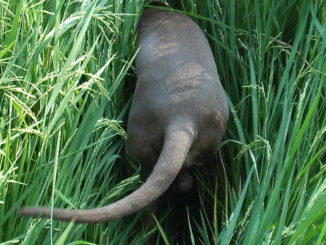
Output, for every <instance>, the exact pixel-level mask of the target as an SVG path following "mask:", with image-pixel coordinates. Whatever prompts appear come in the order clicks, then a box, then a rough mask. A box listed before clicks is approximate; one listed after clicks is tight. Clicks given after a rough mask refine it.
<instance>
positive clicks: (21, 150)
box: [0, 0, 326, 245]
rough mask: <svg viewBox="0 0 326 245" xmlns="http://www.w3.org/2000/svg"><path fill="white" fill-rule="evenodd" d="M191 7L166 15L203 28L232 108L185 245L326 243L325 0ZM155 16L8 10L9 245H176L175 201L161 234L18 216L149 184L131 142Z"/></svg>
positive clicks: (99, 202)
mask: <svg viewBox="0 0 326 245" xmlns="http://www.w3.org/2000/svg"><path fill="white" fill-rule="evenodd" d="M180 2H181V4H178V5H174V4H176V2H175V1H171V2H170V3H171V5H169V6H168V5H166V6H167V7H169V8H170V7H175V8H179V10H178V11H181V12H184V13H185V14H188V15H189V16H191V17H192V18H193V19H194V20H195V21H196V22H197V23H198V24H199V25H200V26H201V28H202V29H203V30H204V32H205V34H206V36H207V38H208V40H209V42H210V44H211V47H212V50H213V53H214V56H215V58H216V63H217V68H218V72H219V74H220V77H221V80H222V84H223V86H224V88H225V90H226V92H227V94H228V98H229V105H230V120H229V123H228V129H227V134H226V136H225V137H224V141H223V142H222V143H221V147H220V149H219V151H217V153H216V157H215V161H214V166H211V167H207V168H206V171H205V169H201V170H195V171H194V174H195V176H196V180H197V181H196V182H197V183H198V184H197V191H196V193H197V194H196V195H195V196H194V198H196V199H198V203H199V206H200V207H199V208H198V209H197V210H193V209H188V208H187V207H184V210H185V214H186V216H185V217H186V219H187V220H186V223H187V225H186V226H185V229H184V231H183V232H184V234H179V237H183V238H184V242H183V244H195V243H196V244H214V243H215V244H223V245H224V244H229V243H230V244H250V245H251V244H259V245H260V244H325V242H324V241H325V232H326V218H325V217H326V216H325V214H326V178H325V177H326V165H325V162H326V159H325V150H326V146H325V145H326V136H325V133H326V103H325V95H326V93H325V92H326V82H325V69H326V59H325V48H326V11H325V7H324V6H323V1H321V0H319V1H318V0H317V1H308V0H303V1H268V0H264V1H249V0H248V1H247V0H245V1H234V0H225V1H224V0H223V1H211V0H206V1H199V2H200V3H195V2H194V1H191V0H189V1H180ZM144 4H145V2H144V1H110V0H101V1H100V0H98V1H93V0H90V1H73V0H71V1H70V0H68V1H63V0H61V1H60V0H56V1H40V0H38V1H26V0H17V1H8V0H0V242H8V244H11V243H22V244H50V243H51V242H52V243H54V244H56V243H57V244H69V243H71V244H74V243H73V242H76V243H75V244H77V243H78V241H80V242H81V243H82V244H106V243H109V244H144V243H145V242H146V240H147V239H148V238H149V237H151V236H152V235H153V234H154V236H153V241H155V243H157V244H167V243H169V244H176V242H177V236H176V234H177V233H178V232H180V231H178V230H173V229H174V226H173V225H171V224H172V223H173V222H174V220H173V219H171V218H169V216H170V214H171V215H173V203H169V207H172V209H171V208H167V209H166V215H163V214H161V213H158V214H157V215H156V218H155V221H156V226H155V227H154V231H153V230H145V229H142V227H141V226H140V225H139V223H140V217H142V213H143V212H139V213H137V214H135V215H132V216H129V217H126V218H124V219H121V220H117V221H113V222H110V223H105V224H97V225H85V224H79V225H72V226H69V224H68V223H64V222H58V221H51V220H49V219H31V218H22V217H20V216H18V214H17V213H16V210H17V208H18V207H20V206H23V205H33V206H34V205H39V204H42V205H47V206H55V207H68V208H83V209H85V208H91V207H97V206H103V205H106V204H108V203H111V202H113V201H115V200H118V199H120V198H121V197H122V196H124V195H126V194H127V193H129V192H130V191H131V190H133V189H136V188H137V187H138V186H139V185H140V181H139V177H138V172H139V168H137V164H135V163H134V162H131V160H130V159H129V158H127V156H126V154H125V149H124V146H123V144H124V141H125V139H126V132H125V129H126V119H127V112H128V108H129V106H130V101H131V95H132V91H133V89H134V86H135V78H134V68H133V59H134V58H135V55H136V50H135V49H134V47H135V45H134V44H135V39H136V26H137V21H138V19H139V13H140V12H141V10H142V9H143V7H144V6H145V5H144ZM146 4H148V2H146ZM124 164H131V165H132V166H133V167H134V168H135V172H134V175H133V176H129V177H128V178H126V176H125V175H122V172H123V165H124ZM207 170H208V171H207ZM168 211H169V212H168ZM179 240H180V238H179ZM181 240H182V239H181Z"/></svg>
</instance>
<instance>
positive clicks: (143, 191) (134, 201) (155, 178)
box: [19, 124, 194, 223]
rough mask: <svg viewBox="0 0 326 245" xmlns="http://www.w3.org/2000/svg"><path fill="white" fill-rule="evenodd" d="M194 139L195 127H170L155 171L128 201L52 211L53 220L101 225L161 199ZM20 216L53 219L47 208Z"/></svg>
mask: <svg viewBox="0 0 326 245" xmlns="http://www.w3.org/2000/svg"><path fill="white" fill-rule="evenodd" d="M193 140H194V128H193V127H192V125H190V126H187V125H184V124H183V125H177V126H173V125H172V126H170V127H168V129H167V131H166V133H165V137H164V145H163V149H162V151H161V154H160V156H159V158H158V161H157V163H156V165H155V167H154V169H153V172H152V173H151V175H150V176H149V177H148V179H147V180H146V182H145V183H144V184H143V185H142V186H141V187H140V188H139V189H137V190H135V191H134V192H133V193H131V194H130V195H128V196H126V197H125V198H123V199H121V200H119V201H117V202H114V203H112V204H110V205H108V206H104V207H100V208H94V209H88V210H68V209H58V208H54V209H53V218H54V219H59V220H64V221H71V220H74V222H76V223H99V222H104V221H110V220H114V219H118V218H121V217H124V216H126V215H129V214H131V213H134V212H136V211H138V210H140V209H142V208H144V207H145V206H147V205H148V204H150V203H151V202H153V201H154V200H156V199H157V198H158V197H160V196H161V195H162V194H163V193H164V192H165V191H166V190H167V188H168V187H169V186H170V185H171V184H172V182H173V180H174V179H175V178H176V176H177V175H178V173H179V171H180V169H181V168H182V165H183V163H184V161H185V158H186V156H187V153H188V151H189V148H190V147H191V145H192V142H193ZM19 213H20V214H22V215H25V216H33V217H38V216H41V217H51V209H50V208H47V207H36V208H30V207H23V208H21V209H20V210H19Z"/></svg>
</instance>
